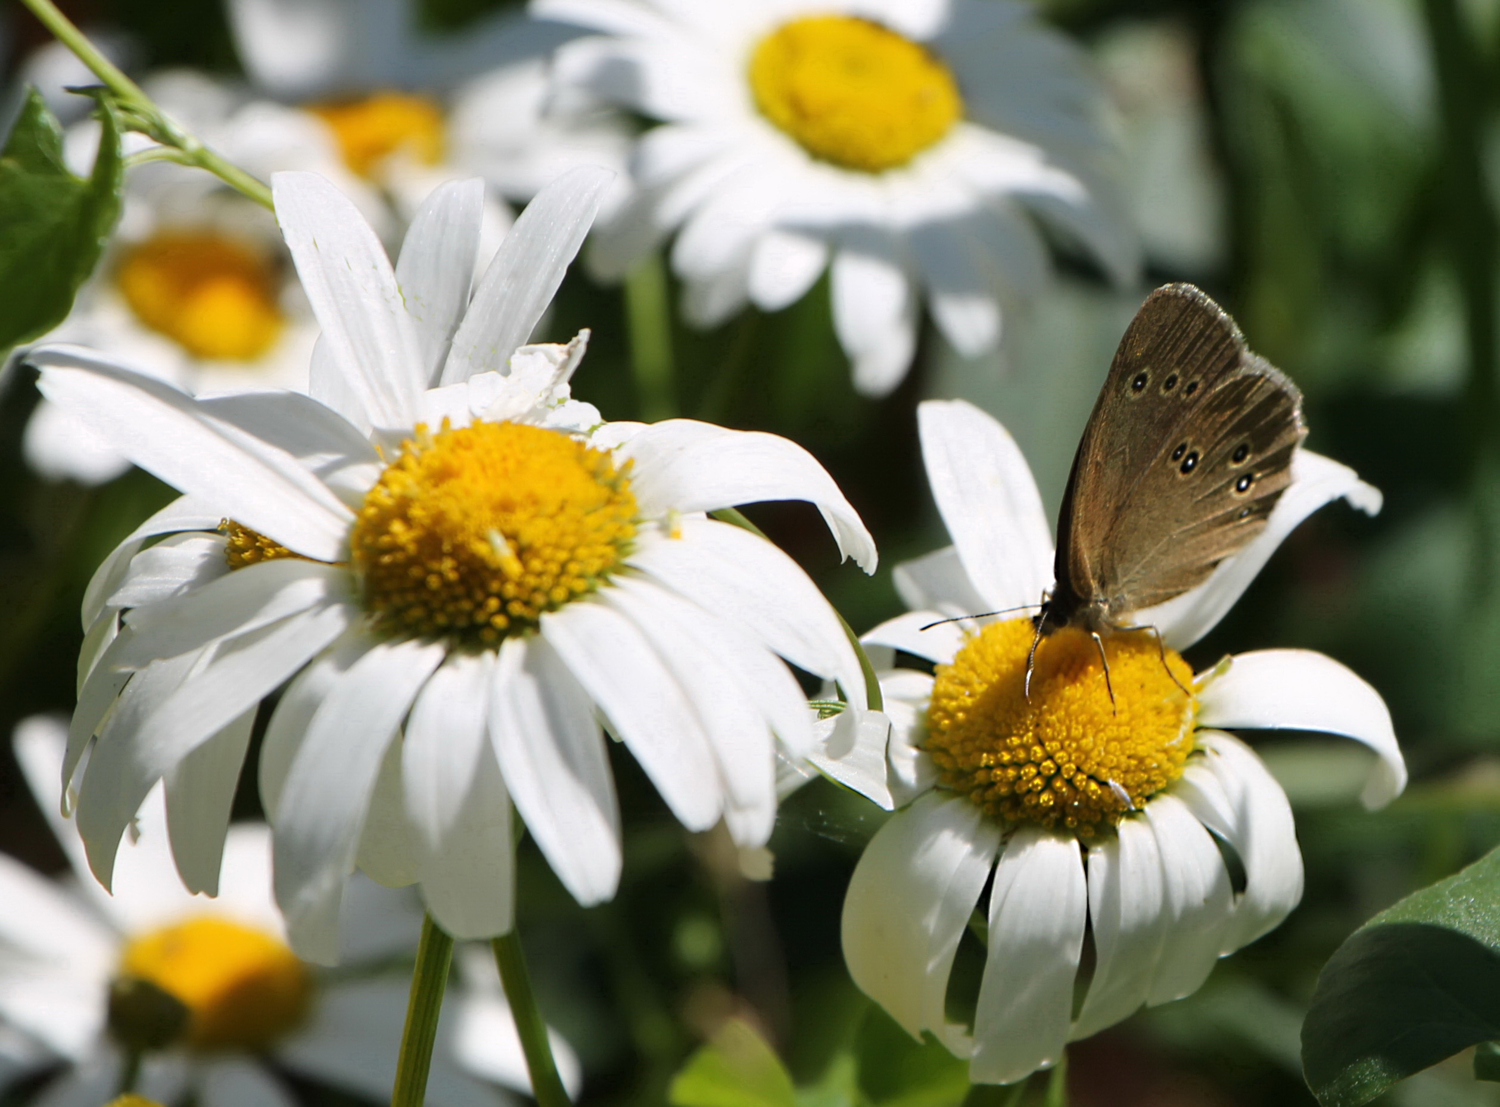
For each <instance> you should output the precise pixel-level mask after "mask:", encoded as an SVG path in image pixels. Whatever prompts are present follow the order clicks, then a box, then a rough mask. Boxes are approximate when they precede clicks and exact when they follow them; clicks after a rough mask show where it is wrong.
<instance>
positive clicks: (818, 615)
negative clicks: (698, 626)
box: [630, 518, 864, 703]
mask: <svg viewBox="0 0 1500 1107" xmlns="http://www.w3.org/2000/svg"><path fill="white" fill-rule="evenodd" d="M677 529H678V533H679V534H680V535H681V537H680V538H676V539H674V538H671V537H663V536H647V535H641V536H640V537H639V548H638V550H637V552H636V553H635V554H633V555H632V557H631V562H630V563H631V565H632V566H634V567H635V568H638V569H640V570H642V571H643V572H646V573H648V574H650V575H651V576H653V577H655V578H656V579H657V580H659V581H661V582H662V583H663V584H665V585H666V586H667V587H668V588H670V589H672V590H673V591H674V592H676V593H678V594H679V595H682V596H686V597H687V598H688V599H690V600H692V601H693V602H694V603H696V604H697V605H698V606H699V607H701V608H703V609H704V610H706V611H713V612H716V613H718V614H719V615H721V616H723V617H724V618H725V619H728V620H730V621H731V622H734V623H737V624H739V625H740V626H741V627H743V628H745V630H746V631H748V632H749V633H750V634H752V635H754V636H755V637H757V638H758V639H760V641H761V642H763V643H764V644H765V645H766V647H767V648H768V649H771V650H774V651H775V652H776V653H779V654H780V655H781V656H782V657H784V658H786V659H787V660H788V661H790V662H791V663H792V664H793V665H796V666H797V667H798V668H799V669H803V670H805V671H807V672H809V673H815V674H817V675H818V676H821V677H825V678H827V679H829V680H836V681H838V682H839V684H840V685H841V686H842V687H843V689H844V693H845V695H847V696H850V697H851V698H853V700H854V702H856V703H862V702H863V698H864V673H863V671H862V670H861V668H860V665H859V659H858V658H857V657H856V656H855V654H854V650H853V648H852V647H851V646H850V645H849V637H848V635H847V634H846V633H845V631H844V628H843V626H842V625H841V624H840V623H839V621H838V619H837V618H836V617H835V615H834V612H833V609H832V607H830V606H829V603H828V601H827V600H826V599H825V598H824V597H823V594H822V593H821V592H819V591H818V586H817V585H816V584H814V583H813V582H812V579H811V578H810V577H809V576H808V575H807V574H806V573H805V572H803V571H802V568H801V566H799V565H798V564H797V563H796V562H795V561H793V560H792V559H791V558H790V557H788V556H787V555H786V554H785V553H783V552H782V551H781V550H780V549H778V548H777V547H776V546H775V545H774V544H772V543H770V542H767V541H766V540H765V539H763V538H761V537H759V536H758V535H754V534H751V533H750V532H749V531H747V530H744V529H743V528H741V527H737V526H734V525H732V524H730V523H721V522H718V521H717V520H714V519H696V518H687V519H681V520H679V521H678V524H677Z"/></svg>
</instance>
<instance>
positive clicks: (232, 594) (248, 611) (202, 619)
mask: <svg viewBox="0 0 1500 1107" xmlns="http://www.w3.org/2000/svg"><path fill="white" fill-rule="evenodd" d="M352 584H353V580H352V578H351V575H350V573H349V570H348V568H347V567H346V566H338V565H324V564H321V563H319V562H315V561H304V560H303V559H301V558H295V557H285V558H275V559H273V560H271V561H262V562H260V563H258V564H255V565H247V566H245V567H244V568H243V569H240V570H238V571H237V572H233V573H227V574H225V575H224V576H222V577H219V578H217V579H215V580H213V581H211V582H210V583H208V584H206V585H204V586H203V587H202V588H199V589H195V590H194V591H193V592H192V593H190V594H188V595H184V596H179V597H174V598H173V599H169V600H163V601H161V602H160V603H156V604H153V605H151V606H150V607H144V608H137V609H136V610H134V611H131V612H130V613H129V614H127V615H126V617H125V621H126V624H127V625H128V626H129V627H130V629H131V631H132V632H133V635H132V640H131V642H130V644H129V645H128V647H122V648H123V649H124V652H123V653H122V654H120V655H119V656H118V659H117V664H119V665H121V666H122V667H124V668H138V667H140V666H142V665H145V664H147V663H148V662H151V661H156V660H158V659H160V658H163V657H176V656H178V655H179V654H183V653H186V652H187V651H188V650H192V649H199V648H201V647H203V646H206V645H209V644H210V643H212V642H215V641H217V640H219V639H221V638H224V637H226V636H228V635H232V634H245V633H248V632H249V631H253V630H259V629H261V628H262V627H265V626H269V625H271V624H272V623H276V622H279V621H281V620H282V619H285V618H287V617H289V616H292V615H301V614H302V613H303V612H306V611H311V610H313V609H314V608H316V607H320V606H323V605H326V604H330V603H341V602H345V601H347V600H348V599H349V598H350V588H351V586H352Z"/></svg>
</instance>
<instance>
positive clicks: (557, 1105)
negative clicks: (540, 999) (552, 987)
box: [490, 927, 572, 1107]
mask: <svg viewBox="0 0 1500 1107" xmlns="http://www.w3.org/2000/svg"><path fill="white" fill-rule="evenodd" d="M490 944H491V945H492V946H493V947H494V949H495V964H496V965H497V966H499V968H500V983H501V984H502V985H504V987H505V998H506V1000H507V1001H508V1002H509V1003H510V1013H511V1017H512V1018H514V1019H515V1020H516V1032H517V1033H518V1034H519V1035H520V1037H521V1051H522V1052H523V1053H525V1054H526V1069H527V1071H528V1072H530V1073H531V1094H532V1095H534V1096H536V1101H537V1107H568V1105H569V1104H570V1103H571V1102H572V1100H570V1099H569V1098H568V1093H567V1091H566V1090H565V1089H564V1088H563V1085H562V1079H561V1078H560V1077H559V1076H558V1075H557V1062H556V1061H554V1060H553V1059H552V1043H551V1042H550V1041H548V1039H547V1024H546V1022H545V1021H543V1019H542V1013H541V1011H539V1010H538V1009H537V1005H536V994H535V993H534V992H532V990H531V974H530V973H528V972H527V971H526V958H525V956H524V955H523V954H522V953H521V938H520V935H519V934H517V933H516V930H515V928H514V927H512V928H511V932H510V933H509V934H502V935H500V937H498V938H496V939H494V941H492V942H491V943H490Z"/></svg>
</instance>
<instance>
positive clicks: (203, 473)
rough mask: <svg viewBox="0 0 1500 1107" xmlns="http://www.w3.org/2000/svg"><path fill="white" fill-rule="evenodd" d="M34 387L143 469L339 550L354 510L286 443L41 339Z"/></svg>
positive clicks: (313, 551)
mask: <svg viewBox="0 0 1500 1107" xmlns="http://www.w3.org/2000/svg"><path fill="white" fill-rule="evenodd" d="M27 358H28V360H29V361H31V362H32V363H33V364H36V365H38V366H40V367H42V379H41V382H40V384H39V385H38V387H40V388H41V390H42V393H43V394H44V395H46V396H48V397H50V398H51V399H53V400H54V401H56V402H57V403H60V404H65V405H67V406H68V407H69V408H70V409H72V410H74V411H77V412H78V413H79V416H80V417H81V418H83V419H85V420H87V421H88V422H89V423H90V424H91V425H93V426H94V427H96V428H97V429H98V430H99V431H100V433H101V434H105V435H107V436H108V437H109V439H110V441H111V442H113V443H115V444H116V445H117V446H118V447H119V448H120V450H121V452H123V453H125V454H126V455H128V456H129V457H130V458H131V460H133V461H134V462H135V463H136V464H137V465H139V466H140V467H141V468H142V469H145V470H147V471H148V472H150V473H153V474H155V475H156V476H158V477H160V478H161V479H162V480H164V481H166V482H167V483H168V484H170V485H172V486H174V487H176V488H179V489H181V490H182V491H184V492H187V493H189V494H199V493H201V495H202V497H203V498H202V500H201V501H199V502H200V504H201V503H211V504H212V505H213V506H215V507H217V508H218V509H219V511H220V512H221V517H223V516H224V515H227V516H229V517H231V518H233V519H234V520H235V521H237V522H239V523H241V524H243V525H244V526H247V527H250V528H252V529H254V530H258V531H260V532H261V533H262V534H265V535H268V536H270V537H271V538H274V539H275V540H276V541H277V542H280V543H281V544H282V545H284V546H287V547H289V548H290V549H292V550H295V551H296V552H298V553H300V554H303V555H305V556H307V557H311V558H314V559H316V560H319V561H337V560H339V559H340V558H341V557H343V556H344V552H343V551H344V550H345V547H346V541H347V534H348V528H349V524H350V523H351V522H352V521H353V513H352V512H350V510H349V509H348V508H347V507H345V506H344V505H343V503H341V502H340V501H339V500H338V498H337V497H336V496H334V495H333V493H332V492H330V491H329V490H328V489H327V488H326V487H325V486H324V485H323V484H322V482H320V481H319V480H318V479H317V478H316V477H315V476H313V474H312V473H311V472H309V471H308V470H307V469H306V468H305V467H304V466H302V465H301V464H300V463H299V462H298V461H297V460H296V459H295V458H293V457H292V456H291V455H289V454H288V453H286V451H284V450H281V449H278V448H277V447H275V446H271V445H269V444H267V443H265V442H262V441H260V440H259V439H257V438H255V437H254V436H252V435H250V434H248V433H247V432H245V431H243V430H241V429H240V428H238V427H236V426H234V425H232V424H230V423H228V422H226V421H224V420H222V419H218V418H213V417H211V416H208V415H206V414H205V413H204V412H203V411H202V410H201V409H200V408H199V406H198V404H197V402H196V401H194V400H193V398H192V397H190V396H187V395H185V394H184V393H182V392H179V391H177V390H176V389H175V388H173V387H171V386H170V385H167V384H163V383H162V382H161V381H159V380H156V379H155V378H152V377H148V376H145V375H143V374H139V373H134V372H131V371H130V370H127V369H121V368H119V367H118V366H115V365H112V364H111V363H109V362H108V361H106V360H104V359H102V358H100V357H99V356H98V355H95V354H93V353H91V352H88V351H84V350H81V349H72V348H69V347H65V346H50V347H43V348H41V349H38V350H34V351H32V352H31V353H30V354H28V355H27Z"/></svg>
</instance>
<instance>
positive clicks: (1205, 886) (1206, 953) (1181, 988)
mask: <svg viewBox="0 0 1500 1107" xmlns="http://www.w3.org/2000/svg"><path fill="white" fill-rule="evenodd" d="M1146 820H1147V822H1148V823H1149V824H1150V827H1151V830H1152V832H1153V833H1154V834H1155V835H1156V846H1157V850H1158V851H1159V853H1160V854H1161V868H1162V889H1163V895H1162V905H1163V916H1164V917H1163V919H1162V924H1161V925H1162V928H1163V931H1164V937H1163V940H1162V950H1161V957H1160V958H1159V959H1158V961H1157V964H1156V975H1155V978H1154V979H1153V980H1152V981H1151V987H1150V989H1149V991H1148V992H1147V995H1146V1002H1147V1003H1148V1004H1151V1005H1153V1006H1154V1005H1155V1004H1158V1003H1166V1002H1168V1001H1169V1000H1173V999H1181V998H1182V997H1183V996H1185V995H1191V994H1192V993H1193V992H1196V991H1197V990H1198V989H1199V987H1201V986H1202V984H1203V982H1204V981H1205V980H1206V979H1208V974H1209V973H1210V972H1211V971H1212V970H1213V967H1214V962H1215V961H1216V960H1217V959H1218V957H1219V950H1220V948H1221V946H1222V945H1223V936H1224V931H1225V929H1226V928H1227V927H1228V925H1229V919H1230V913H1231V911H1232V910H1233V902H1232V899H1231V894H1230V887H1229V870H1228V869H1227V868H1225V866H1224V858H1223V855H1222V854H1220V853H1219V847H1218V846H1216V845H1214V840H1213V838H1212V837H1210V836H1209V833H1208V831H1207V830H1205V829H1204V828H1203V824H1202V823H1200V822H1199V821H1198V820H1197V819H1196V818H1194V817H1193V813H1192V812H1191V811H1190V810H1188V807H1187V805H1186V804H1184V803H1183V802H1182V801H1181V800H1180V799H1178V798H1177V797H1176V796H1174V795H1172V794H1170V793H1160V794H1158V795H1156V796H1153V797H1152V798H1151V799H1150V801H1148V802H1147V804H1146Z"/></svg>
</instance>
